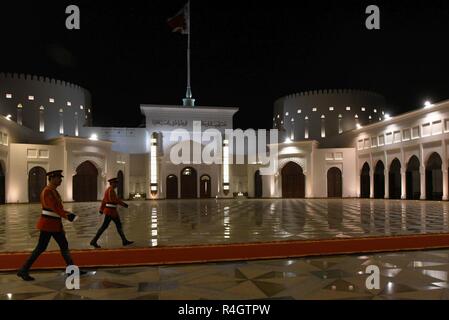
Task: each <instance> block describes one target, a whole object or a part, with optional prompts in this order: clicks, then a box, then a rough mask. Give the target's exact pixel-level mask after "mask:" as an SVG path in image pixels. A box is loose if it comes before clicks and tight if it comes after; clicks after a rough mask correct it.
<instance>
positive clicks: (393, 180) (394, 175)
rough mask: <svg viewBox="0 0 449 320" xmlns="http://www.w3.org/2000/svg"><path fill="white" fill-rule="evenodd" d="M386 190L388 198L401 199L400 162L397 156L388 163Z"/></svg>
mask: <svg viewBox="0 0 449 320" xmlns="http://www.w3.org/2000/svg"><path fill="white" fill-rule="evenodd" d="M388 191H389V193H390V194H389V198H390V199H401V163H400V162H399V160H398V159H397V158H396V159H394V160H393V162H392V163H391V165H390V172H389V173H388Z"/></svg>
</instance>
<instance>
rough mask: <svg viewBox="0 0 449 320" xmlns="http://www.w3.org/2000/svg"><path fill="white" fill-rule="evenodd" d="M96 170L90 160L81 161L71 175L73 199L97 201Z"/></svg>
mask: <svg viewBox="0 0 449 320" xmlns="http://www.w3.org/2000/svg"><path fill="white" fill-rule="evenodd" d="M97 182H98V170H97V168H96V167H95V165H94V164H93V163H92V162H90V161H85V162H83V163H81V164H80V165H79V166H78V168H76V175H74V176H73V200H74V201H76V202H89V201H97Z"/></svg>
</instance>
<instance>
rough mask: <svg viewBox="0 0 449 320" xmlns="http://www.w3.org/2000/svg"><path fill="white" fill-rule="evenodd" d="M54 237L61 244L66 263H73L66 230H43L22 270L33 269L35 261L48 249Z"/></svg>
mask: <svg viewBox="0 0 449 320" xmlns="http://www.w3.org/2000/svg"><path fill="white" fill-rule="evenodd" d="M52 237H53V238H54V239H55V240H56V242H57V243H58V245H59V249H60V250H61V255H62V257H63V258H64V260H65V263H66V264H67V265H68V266H71V265H73V260H72V257H71V256H70V250H69V243H68V242H67V238H66V237H65V233H64V232H46V231H41V233H40V235H39V242H38V243H37V246H36V248H35V249H34V251H33V252H32V253H31V256H30V257H29V258H28V260H27V261H26V262H25V264H24V265H23V266H22V268H20V270H21V271H24V272H28V270H30V269H31V266H32V265H33V263H34V262H35V261H36V260H37V258H39V256H40V255H41V254H42V253H43V252H44V251H45V250H47V247H48V244H49V243H50V240H51V238H52Z"/></svg>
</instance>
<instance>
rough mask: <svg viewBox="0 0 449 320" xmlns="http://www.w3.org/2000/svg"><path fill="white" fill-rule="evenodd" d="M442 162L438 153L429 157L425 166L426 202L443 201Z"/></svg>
mask: <svg viewBox="0 0 449 320" xmlns="http://www.w3.org/2000/svg"><path fill="white" fill-rule="evenodd" d="M442 164H443V161H441V157H440V155H439V154H438V153H436V152H434V153H432V155H431V156H430V158H429V160H428V161H427V165H426V200H441V199H443V172H442V171H441V169H442V168H441V166H442Z"/></svg>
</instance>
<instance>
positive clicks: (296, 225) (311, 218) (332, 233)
mask: <svg viewBox="0 0 449 320" xmlns="http://www.w3.org/2000/svg"><path fill="white" fill-rule="evenodd" d="M98 205H99V203H68V204H66V207H67V210H71V211H74V212H76V213H78V214H79V216H80V220H79V221H78V222H76V223H74V224H70V223H66V222H64V224H65V230H66V233H67V237H68V239H69V242H70V247H71V248H72V249H87V248H90V247H89V241H90V239H91V238H92V237H93V236H94V234H95V232H96V230H97V229H98V227H99V225H100V224H101V223H102V220H103V216H101V215H99V214H98ZM448 205H449V203H448V202H425V201H401V200H369V199H344V200H342V199H308V200H304V199H289V200H286V199H261V200H215V199H211V200H179V201H173V200H168V201H140V202H130V207H129V209H127V210H126V209H120V215H121V218H122V221H123V225H124V229H125V233H126V234H127V236H128V237H129V238H130V239H132V240H134V241H135V243H136V246H137V247H148V246H182V245H198V244H229V243H245V242H268V241H283V240H303V239H332V238H336V237H366V236H379V235H401V234H422V233H447V232H448ZM39 215H40V207H39V205H7V206H0V251H1V252H14V251H30V250H32V249H33V248H34V246H35V244H36V241H37V237H38V232H37V230H36V229H35V224H36V221H37V219H38V217H39ZM100 242H101V243H100V245H101V246H102V247H103V248H118V247H121V241H120V238H119V236H118V234H117V233H116V231H115V229H114V228H109V229H108V230H107V232H105V234H104V236H103V237H102V238H101V240H100ZM55 249H57V246H56V244H55V243H53V242H51V244H50V250H55Z"/></svg>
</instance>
